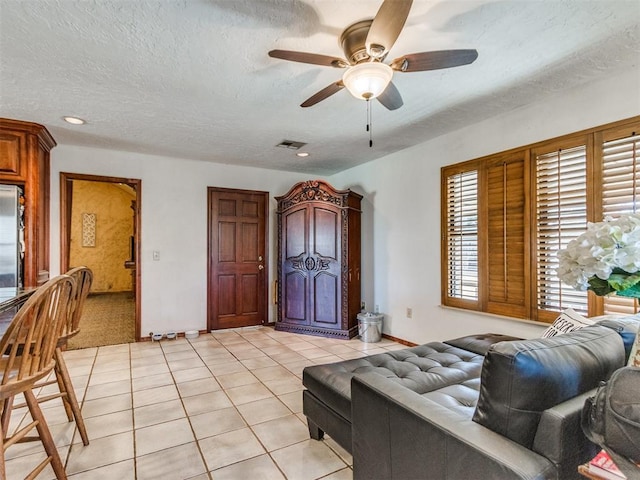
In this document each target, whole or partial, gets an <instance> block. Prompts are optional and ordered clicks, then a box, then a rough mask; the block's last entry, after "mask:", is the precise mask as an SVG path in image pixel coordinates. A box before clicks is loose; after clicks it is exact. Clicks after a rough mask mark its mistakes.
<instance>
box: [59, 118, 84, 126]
mask: <svg viewBox="0 0 640 480" xmlns="http://www.w3.org/2000/svg"><path fill="white" fill-rule="evenodd" d="M62 119H63V120H64V121H65V122H67V123H71V124H72V125H84V124H85V123H87V122H86V121H84V120H83V119H81V118H78V117H62Z"/></svg>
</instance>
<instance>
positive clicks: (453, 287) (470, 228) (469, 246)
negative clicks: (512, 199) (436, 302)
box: [445, 170, 478, 300]
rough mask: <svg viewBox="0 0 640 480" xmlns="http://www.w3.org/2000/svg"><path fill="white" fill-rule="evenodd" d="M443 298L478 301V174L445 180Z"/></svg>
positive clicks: (458, 174)
mask: <svg viewBox="0 0 640 480" xmlns="http://www.w3.org/2000/svg"><path fill="white" fill-rule="evenodd" d="M446 189H447V190H446V204H447V207H446V208H447V214H446V225H447V226H446V240H445V245H446V257H447V260H446V264H447V278H446V283H447V296H448V297H451V298H459V299H463V300H477V299H478V172H477V171H476V170H471V171H467V172H462V173H456V174H452V175H450V176H448V177H447V179H446Z"/></svg>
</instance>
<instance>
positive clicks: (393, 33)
mask: <svg viewBox="0 0 640 480" xmlns="http://www.w3.org/2000/svg"><path fill="white" fill-rule="evenodd" d="M412 3H413V0H385V1H384V2H382V5H380V9H379V10H378V13H376V16H375V18H374V19H373V22H372V23H371V27H370V28H369V33H368V34H367V40H366V41H365V46H366V48H367V53H368V54H369V55H371V56H372V57H375V58H381V57H383V56H384V55H385V54H386V53H387V52H388V51H389V50H391V47H393V44H394V43H396V40H397V39H398V36H399V35H400V32H401V31H402V27H404V23H405V22H406V21H407V17H408V16H409V10H410V9H411V4H412Z"/></svg>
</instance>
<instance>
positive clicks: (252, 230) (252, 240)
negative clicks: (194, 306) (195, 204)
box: [207, 187, 269, 330]
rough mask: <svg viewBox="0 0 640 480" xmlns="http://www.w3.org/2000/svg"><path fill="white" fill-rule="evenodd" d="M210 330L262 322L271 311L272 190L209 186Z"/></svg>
mask: <svg viewBox="0 0 640 480" xmlns="http://www.w3.org/2000/svg"><path fill="white" fill-rule="evenodd" d="M208 193H209V226H208V230H209V254H208V259H209V261H208V263H209V266H208V287H209V293H208V308H207V312H208V319H207V327H208V329H209V330H218V329H223V328H236V327H246V326H251V325H261V324H263V323H266V322H267V321H268V316H267V279H268V272H267V265H268V262H267V224H268V223H267V218H268V210H267V209H268V199H269V194H268V193H267V192H256V191H247V190H232V189H225V188H213V187H210V188H209V189H208Z"/></svg>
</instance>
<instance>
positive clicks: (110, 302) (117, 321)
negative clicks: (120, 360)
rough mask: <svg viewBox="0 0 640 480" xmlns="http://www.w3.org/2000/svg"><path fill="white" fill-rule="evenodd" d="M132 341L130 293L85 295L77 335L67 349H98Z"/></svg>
mask: <svg viewBox="0 0 640 480" xmlns="http://www.w3.org/2000/svg"><path fill="white" fill-rule="evenodd" d="M133 341H135V301H134V299H133V296H132V295H131V293H130V292H122V293H105V294H99V295H89V297H88V298H87V300H86V301H85V304H84V311H83V312H82V318H81V319H80V333H79V334H78V335H76V336H75V337H73V338H72V339H70V340H69V345H68V349H69V350H75V349H78V348H88V347H101V346H104V345H116V344H119V343H129V342H133Z"/></svg>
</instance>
